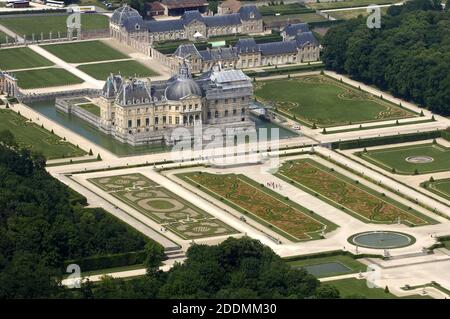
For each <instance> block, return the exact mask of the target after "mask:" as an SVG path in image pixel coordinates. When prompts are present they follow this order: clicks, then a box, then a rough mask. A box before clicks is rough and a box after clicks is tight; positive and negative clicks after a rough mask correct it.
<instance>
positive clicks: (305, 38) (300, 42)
mask: <svg viewBox="0 0 450 319" xmlns="http://www.w3.org/2000/svg"><path fill="white" fill-rule="evenodd" d="M295 41H297V46H299V47H303V46H305V45H307V44H308V43H309V44H312V45H318V44H319V41H317V39H316V37H315V36H314V34H313V33H312V32H311V31H310V32H303V33H300V34H298V35H297V36H296V37H295Z"/></svg>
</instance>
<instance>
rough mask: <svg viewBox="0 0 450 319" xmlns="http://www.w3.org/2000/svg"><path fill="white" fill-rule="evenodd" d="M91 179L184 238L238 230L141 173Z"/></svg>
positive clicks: (202, 236) (223, 233)
mask: <svg viewBox="0 0 450 319" xmlns="http://www.w3.org/2000/svg"><path fill="white" fill-rule="evenodd" d="M89 181H90V182H91V183H93V184H95V185H96V186H98V187H100V188H101V189H103V190H104V191H107V192H108V193H109V194H110V195H112V196H114V197H116V198H117V199H119V200H120V201H122V202H124V203H125V204H127V205H129V206H130V207H132V208H134V209H136V210H137V211H139V212H140V213H142V214H144V215H145V216H147V217H149V218H151V219H152V220H154V221H155V222H157V223H158V224H160V225H161V226H162V228H166V229H168V230H170V231H172V232H173V233H175V234H177V235H178V236H180V237H181V238H183V239H189V240H190V239H196V238H204V237H213V236H225V235H231V234H235V233H237V231H236V230H234V229H233V228H231V227H230V226H228V225H227V224H225V223H223V222H222V221H220V220H218V219H216V218H214V217H213V216H211V215H210V214H208V213H207V212H205V211H203V210H201V209H199V208H198V207H196V206H194V205H192V204H191V203H189V202H188V201H186V200H184V199H183V198H181V197H179V196H178V195H175V194H174V193H172V192H171V191H169V190H168V189H166V188H164V187H162V186H160V185H158V184H156V183H155V182H153V181H152V180H150V179H148V178H147V177H145V176H143V175H142V174H127V175H117V176H108V177H99V178H93V179H90V180H89Z"/></svg>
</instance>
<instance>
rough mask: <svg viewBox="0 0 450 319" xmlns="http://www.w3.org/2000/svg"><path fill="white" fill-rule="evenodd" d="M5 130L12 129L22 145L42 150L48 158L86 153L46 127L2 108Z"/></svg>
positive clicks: (0, 116) (0, 115)
mask: <svg viewBox="0 0 450 319" xmlns="http://www.w3.org/2000/svg"><path fill="white" fill-rule="evenodd" d="M3 130H9V131H11V133H13V134H14V137H15V139H16V141H17V143H18V144H19V145H20V146H22V147H26V148H28V149H31V150H32V151H38V152H42V153H43V154H44V155H45V157H46V158H47V159H55V158H62V157H75V156H83V155H86V152H84V151H83V150H81V149H79V148H77V147H75V146H74V145H72V144H70V143H68V142H64V141H62V140H61V138H60V137H58V136H56V135H54V134H52V133H51V132H49V131H47V130H46V129H43V128H41V127H40V126H37V125H36V124H33V123H30V122H27V120H26V119H25V118H24V117H22V116H20V115H19V114H17V113H15V112H13V111H12V110H5V109H3V110H0V131H3Z"/></svg>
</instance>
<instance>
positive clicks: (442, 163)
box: [356, 143, 450, 175]
mask: <svg viewBox="0 0 450 319" xmlns="http://www.w3.org/2000/svg"><path fill="white" fill-rule="evenodd" d="M356 155H358V156H360V157H361V158H363V159H365V160H366V161H368V162H370V163H373V164H375V165H377V166H379V167H381V168H383V169H385V170H388V171H392V170H393V169H395V172H396V173H398V174H406V175H411V174H426V173H434V172H442V171H448V170H450V149H449V148H446V147H445V146H442V145H439V144H432V143H428V144H418V145H417V144H416V145H410V146H400V147H392V148H382V149H375V150H368V151H367V152H358V153H356ZM414 156H419V157H420V156H426V157H430V160H432V161H430V162H426V163H412V162H409V161H408V160H407V159H408V158H411V157H414Z"/></svg>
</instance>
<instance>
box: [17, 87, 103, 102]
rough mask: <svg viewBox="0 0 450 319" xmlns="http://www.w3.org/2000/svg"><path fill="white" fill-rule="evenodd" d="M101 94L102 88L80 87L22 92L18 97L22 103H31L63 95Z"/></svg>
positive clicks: (91, 95)
mask: <svg viewBox="0 0 450 319" xmlns="http://www.w3.org/2000/svg"><path fill="white" fill-rule="evenodd" d="M100 94H101V90H97V89H80V90H71V91H59V92H51V93H39V94H35V93H32V94H23V93H22V92H20V93H19V94H18V95H17V99H18V100H19V101H21V102H22V103H31V102H38V101H46V100H53V99H56V98H63V97H76V96H89V97H97V96H99V95H100Z"/></svg>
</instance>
